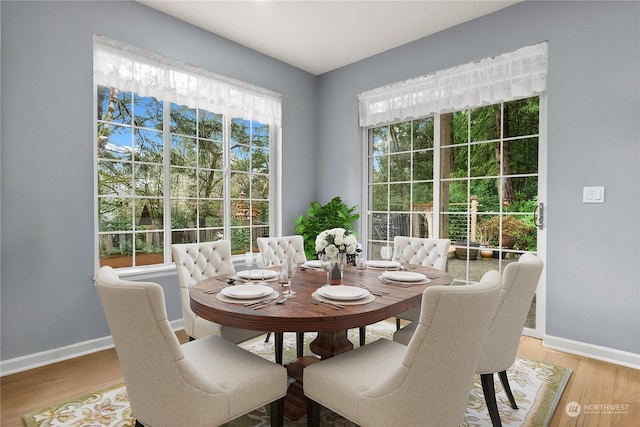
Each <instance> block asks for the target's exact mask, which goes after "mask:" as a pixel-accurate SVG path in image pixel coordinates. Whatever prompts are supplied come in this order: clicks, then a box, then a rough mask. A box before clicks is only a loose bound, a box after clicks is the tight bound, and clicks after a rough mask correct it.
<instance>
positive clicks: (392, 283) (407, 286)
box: [380, 277, 413, 288]
mask: <svg viewBox="0 0 640 427" xmlns="http://www.w3.org/2000/svg"><path fill="white" fill-rule="evenodd" d="M380 281H381V282H382V283H385V284H387V285H394V286H400V287H401V288H410V287H411V286H413V285H411V284H409V283H404V282H394V281H393V280H389V279H385V278H384V277H381V278H380Z"/></svg>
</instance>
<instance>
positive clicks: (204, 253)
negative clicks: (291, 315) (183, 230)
mask: <svg viewBox="0 0 640 427" xmlns="http://www.w3.org/2000/svg"><path fill="white" fill-rule="evenodd" d="M171 252H172V254H173V260H174V262H175V264H176V271H177V272H178V285H179V286H180V299H181V300H182V317H183V319H184V331H185V332H186V334H187V335H188V336H189V337H190V338H191V339H197V338H202V337H206V336H209V335H218V336H220V337H222V338H224V339H226V340H227V341H231V342H232V343H234V344H238V343H240V342H243V341H246V340H248V339H251V338H255V337H257V336H259V335H262V334H264V332H261V331H251V330H248V329H239V328H233V327H231V326H224V325H220V324H218V323H214V322H210V321H208V320H205V319H203V318H201V317H199V316H198V315H197V314H195V313H194V312H193V310H191V305H190V302H189V288H190V287H191V286H193V285H194V284H195V283H197V282H199V281H200V280H204V279H208V278H209V277H213V276H218V275H223V274H227V275H233V274H234V273H235V268H234V266H233V262H232V261H231V243H230V242H229V241H228V240H217V241H215V242H203V243H184V244H174V245H171Z"/></svg>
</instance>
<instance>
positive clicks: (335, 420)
mask: <svg viewBox="0 0 640 427" xmlns="http://www.w3.org/2000/svg"><path fill="white" fill-rule="evenodd" d="M394 330H395V324H393V323H391V322H380V323H377V324H375V325H371V326H368V327H367V338H366V341H367V342H371V341H374V340H376V339H380V338H390V337H391V335H392V334H393V331H394ZM314 337H315V334H312V333H307V334H305V355H306V354H311V353H310V351H309V343H310V342H311V341H312V340H313V338H314ZM349 339H350V340H351V341H352V342H353V343H354V346H357V345H358V344H357V343H358V332H357V330H351V331H349ZM273 341H274V340H273V337H271V340H270V342H265V341H264V337H258V338H256V339H253V340H251V341H248V342H246V343H243V344H242V347H244V348H246V349H247V350H249V351H252V352H254V353H256V354H259V355H260V356H262V357H264V358H266V359H269V360H274V353H273ZM295 347H296V345H295V334H285V340H284V352H283V355H284V356H283V359H284V363H287V362H288V361H290V360H293V359H294V358H295ZM507 372H508V376H509V382H510V384H511V389H512V391H513V394H514V397H515V399H516V402H517V403H518V407H519V409H517V410H514V409H512V408H511V406H510V405H509V401H508V400H507V397H506V395H505V394H504V393H503V392H502V385H501V384H500V381H498V380H497V375H496V383H495V387H496V398H497V400H498V410H499V412H500V417H501V419H502V424H503V425H505V426H522V427H524V426H529V427H534V426H535V427H538V426H547V425H548V424H549V421H550V420H551V416H552V415H553V412H554V411H555V408H556V405H557V403H558V401H559V399H560V396H561V395H562V392H563V390H564V388H565V386H566V384H567V381H568V379H569V376H570V375H571V370H570V369H568V368H564V367H561V366H557V365H552V364H548V363H543V362H538V361H534V360H530V359H525V358H521V357H518V358H517V359H516V362H515V363H514V365H513V366H512V367H511V368H509V370H508V371H507ZM23 421H24V424H25V426H27V427H45V426H46V427H49V426H74V427H80V426H103V427H132V426H134V425H135V418H134V417H133V414H132V413H131V409H130V408H129V401H128V399H127V390H126V388H125V386H124V384H118V385H115V386H113V387H110V388H108V389H105V390H100V391H97V392H95V393H92V394H89V395H87V396H82V397H80V398H78V399H74V400H72V401H69V402H65V403H62V404H60V405H56V406H53V407H51V408H45V409H41V410H39V411H35V412H32V413H30V414H27V415H25V416H24V417H23ZM306 423H307V421H306V417H304V416H303V417H301V418H299V419H298V420H296V421H291V420H288V419H286V418H285V427H300V426H306ZM269 425H270V422H269V415H268V412H267V409H266V407H263V408H260V409H257V410H255V411H253V412H251V413H249V414H247V415H245V416H243V417H240V418H238V419H235V420H233V421H231V422H229V423H227V424H225V426H226V427H268V426H269ZM321 425H322V427H355V425H354V424H353V423H351V422H349V421H348V420H346V419H344V418H343V417H341V416H339V415H337V414H334V413H333V412H331V411H328V410H323V411H322V413H321ZM461 427H491V419H490V418H489V413H488V412H487V408H486V404H485V401H484V396H483V394H482V386H481V384H480V378H479V377H476V378H475V380H474V382H473V388H472V390H471V393H470V395H469V402H468V403H467V410H466V414H465V422H464V423H463V424H462V425H461Z"/></svg>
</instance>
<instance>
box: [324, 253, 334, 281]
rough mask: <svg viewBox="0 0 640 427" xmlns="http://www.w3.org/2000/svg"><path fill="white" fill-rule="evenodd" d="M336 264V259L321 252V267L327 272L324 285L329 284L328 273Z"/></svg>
mask: <svg viewBox="0 0 640 427" xmlns="http://www.w3.org/2000/svg"><path fill="white" fill-rule="evenodd" d="M335 265H336V260H335V259H334V258H333V257H332V256H330V255H327V254H322V268H323V269H324V271H326V272H327V283H325V284H324V286H329V285H330V283H329V275H330V274H331V270H333V267H334V266H335Z"/></svg>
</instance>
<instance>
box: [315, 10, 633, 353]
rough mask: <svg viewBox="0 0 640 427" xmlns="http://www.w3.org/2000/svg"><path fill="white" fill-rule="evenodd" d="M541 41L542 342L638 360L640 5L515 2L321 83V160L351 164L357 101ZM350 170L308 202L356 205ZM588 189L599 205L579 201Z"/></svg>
mask: <svg viewBox="0 0 640 427" xmlns="http://www.w3.org/2000/svg"><path fill="white" fill-rule="evenodd" d="M545 40H547V41H548V42H549V96H548V101H549V108H548V110H549V114H548V121H549V129H548V206H547V207H548V209H547V212H546V214H547V225H548V229H547V230H548V250H547V265H546V275H547V317H546V321H547V334H549V335H552V336H555V337H560V338H563V339H567V340H575V341H579V342H583V343H586V344H593V345H598V346H605V347H610V348H612V349H617V350H623V351H628V352H632V353H636V354H638V353H640V271H639V264H640V231H639V226H640V220H639V218H640V209H639V200H640V175H639V172H638V171H639V170H640V149H639V147H640V145H639V144H640V143H639V141H640V129H639V118H640V96H639V94H640V85H639V79H640V3H638V2H525V3H521V4H518V5H515V6H512V7H509V8H506V9H504V10H502V11H499V12H497V13H494V14H491V15H488V16H485V17H482V18H480V19H476V20H474V21H472V22H469V23H465V24H462V25H459V26H457V27H455V28H452V29H449V30H446V31H442V32H440V33H438V34H435V35H433V36H430V37H427V38H424V39H422V40H419V41H416V42H413V43H410V44H406V45H404V46H401V47H399V48H396V49H393V50H390V51H388V52H385V53H383V54H380V55H377V56H374V57H371V58H368V59H366V60H363V61H360V62H359V63H357V64H353V65H351V66H348V67H345V68H342V69H339V70H336V71H333V72H330V73H327V74H325V75H322V76H321V77H320V79H319V83H320V86H319V89H320V91H319V93H320V98H319V99H320V114H321V115H320V119H321V120H320V123H321V124H322V126H321V128H320V132H319V137H320V141H319V144H320V145H321V146H322V147H323V153H322V154H321V156H323V157H322V160H323V161H324V162H326V161H329V160H330V159H331V158H333V155H334V153H337V152H340V153H341V155H342V157H344V158H346V159H357V158H358V155H359V153H360V143H361V137H360V132H359V129H358V127H357V118H358V102H357V97H356V94H357V93H359V92H361V91H364V90H368V89H372V88H375V87H379V86H382V85H385V84H389V83H393V82H397V81H401V80H404V79H407V78H412V77H417V76H421V75H426V74H429V73H433V72H435V71H438V70H440V69H444V68H448V67H452V66H455V65H459V64H464V63H467V62H470V61H475V60H478V59H481V58H485V57H490V56H495V55H499V54H501V53H503V52H510V51H514V50H516V49H518V48H520V47H523V46H527V45H532V44H535V43H538V42H541V41H545ZM343 170H344V169H343ZM359 172H360V170H358V171H357V172H356V171H354V172H353V174H352V175H353V176H352V177H350V179H351V180H352V181H350V182H352V183H353V185H351V184H349V185H345V181H343V177H342V176H341V175H337V174H336V175H333V176H328V177H327V179H326V180H325V182H324V184H325V185H324V186H323V187H321V188H319V189H318V192H319V195H320V196H322V197H324V198H328V197H329V196H330V195H331V194H333V193H332V192H331V190H330V189H331V188H334V189H335V188H341V189H343V190H342V192H341V194H340V195H341V196H342V197H343V199H344V200H345V201H346V202H347V203H348V204H350V205H352V204H358V203H359V202H360V186H359V185H358V184H357V176H358V173H359ZM599 185H603V186H605V187H606V203H605V204H604V205H584V204H582V187H583V186H599Z"/></svg>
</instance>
